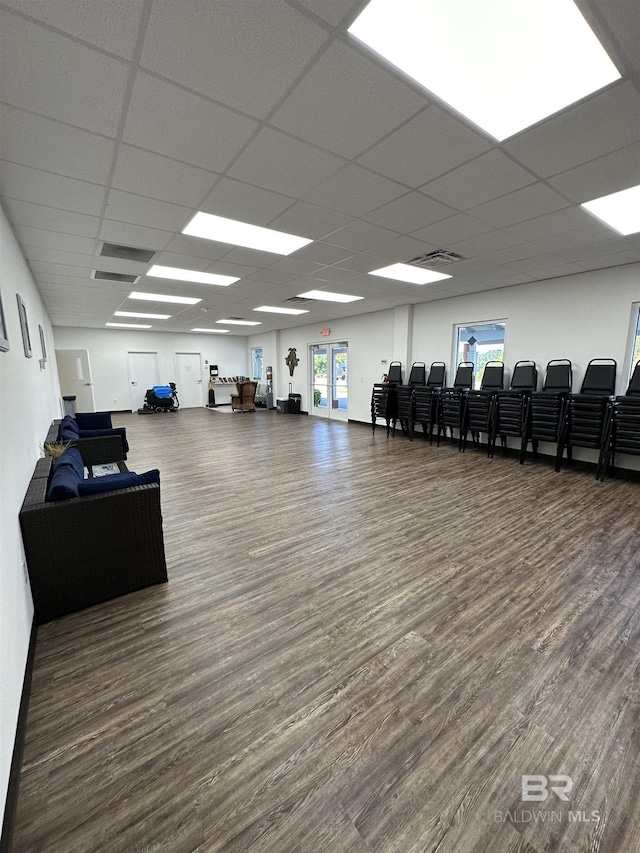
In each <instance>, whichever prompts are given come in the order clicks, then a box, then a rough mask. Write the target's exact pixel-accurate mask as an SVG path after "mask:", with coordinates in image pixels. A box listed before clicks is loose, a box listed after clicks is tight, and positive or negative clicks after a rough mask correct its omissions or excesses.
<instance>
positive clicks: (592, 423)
mask: <svg viewBox="0 0 640 853" xmlns="http://www.w3.org/2000/svg"><path fill="white" fill-rule="evenodd" d="M616 370H617V364H616V362H615V360H614V359H612V358H593V359H591V361H590V362H589V364H588V365H587V370H586V372H585V375H584V380H583V382H582V387H581V388H580V393H579V394H570V395H569V400H568V405H567V407H566V412H565V419H564V424H563V427H562V429H561V431H560V436H559V439H558V452H557V455H556V471H559V470H560V467H561V465H562V457H563V454H564V451H565V449H566V451H567V460H568V461H569V462H571V460H572V448H574V447H590V448H593V449H594V450H601V449H602V442H603V438H604V427H605V420H606V418H607V410H608V408H609V406H610V404H611V403H612V402H613V395H614V393H615V388H616Z"/></svg>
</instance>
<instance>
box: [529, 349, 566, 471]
mask: <svg viewBox="0 0 640 853" xmlns="http://www.w3.org/2000/svg"><path fill="white" fill-rule="evenodd" d="M572 384H573V374H572V368H571V362H570V361H569V359H568V358H555V359H552V360H551V361H550V362H549V363H548V364H547V369H546V371H545V377H544V384H543V386H542V391H534V392H533V393H532V394H531V396H530V397H529V399H528V400H527V402H526V404H525V410H524V424H523V429H522V445H521V447H520V464H521V465H523V464H524V461H525V458H526V455H527V446H528V444H529V442H531V449H532V451H533V458H534V459H535V458H536V457H537V455H538V443H539V442H540V441H549V442H552V443H553V444H556V443H557V442H558V440H559V438H560V432H561V430H562V427H563V425H564V422H565V411H566V407H567V401H568V399H569V394H570V393H571V388H572Z"/></svg>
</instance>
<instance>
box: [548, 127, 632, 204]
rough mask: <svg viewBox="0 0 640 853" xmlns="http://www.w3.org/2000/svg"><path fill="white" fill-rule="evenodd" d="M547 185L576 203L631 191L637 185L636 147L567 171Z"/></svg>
mask: <svg viewBox="0 0 640 853" xmlns="http://www.w3.org/2000/svg"><path fill="white" fill-rule="evenodd" d="M549 183H550V184H551V185H552V186H554V187H556V189H558V190H559V191H560V192H561V193H564V195H566V196H567V197H568V198H570V199H572V201H576V202H579V203H582V202H583V201H591V200H592V199H594V198H600V197H601V196H603V195H609V194H610V193H615V192H618V191H619V190H626V189H627V188H628V187H635V186H637V185H638V184H640V143H638V142H636V143H634V144H633V145H628V146H627V147H626V148H621V149H620V150H619V151H614V152H613V154H606V155H605V156H604V157H599V158H598V159H597V160H592V161H591V162H590V163H585V164H584V166H577V167H576V168H575V169H569V170H568V171H567V172H563V173H562V174H561V175H556V176H555V177H553V178H549Z"/></svg>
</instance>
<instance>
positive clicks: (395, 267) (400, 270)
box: [369, 264, 451, 284]
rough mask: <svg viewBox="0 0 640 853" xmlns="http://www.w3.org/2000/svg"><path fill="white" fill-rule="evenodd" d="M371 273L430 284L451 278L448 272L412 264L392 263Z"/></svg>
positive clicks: (398, 279) (413, 282) (415, 282)
mask: <svg viewBox="0 0 640 853" xmlns="http://www.w3.org/2000/svg"><path fill="white" fill-rule="evenodd" d="M369 275H379V276H381V277H382V278H393V279H395V280H396V281H407V282H409V284H430V283H431V282H432V281H441V280H442V279H443V278H451V276H450V275H447V274H446V273H443V272H434V271H433V270H425V269H419V268H418V267H412V266H411V265H410V264H391V266H388V267H380V269H379V270H371V272H370V273H369Z"/></svg>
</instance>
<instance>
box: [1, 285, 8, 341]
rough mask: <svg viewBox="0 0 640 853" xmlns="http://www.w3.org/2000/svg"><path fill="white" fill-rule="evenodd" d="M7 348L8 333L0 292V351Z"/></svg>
mask: <svg viewBox="0 0 640 853" xmlns="http://www.w3.org/2000/svg"><path fill="white" fill-rule="evenodd" d="M8 349H9V333H8V331H7V324H6V321H5V319H4V309H3V307H2V294H0V352H6V351H7V350H8Z"/></svg>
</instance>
